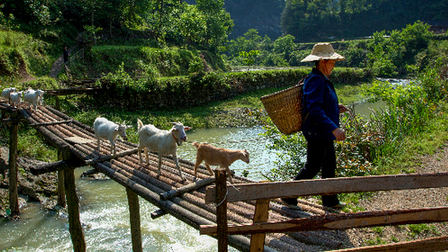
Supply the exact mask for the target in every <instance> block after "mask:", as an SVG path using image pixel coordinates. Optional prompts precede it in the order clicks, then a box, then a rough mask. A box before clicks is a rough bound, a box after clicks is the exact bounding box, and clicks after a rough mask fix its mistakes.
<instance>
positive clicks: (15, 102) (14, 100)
mask: <svg viewBox="0 0 448 252" xmlns="http://www.w3.org/2000/svg"><path fill="white" fill-rule="evenodd" d="M22 96H23V91H20V92H11V93H9V98H10V99H11V106H13V107H14V108H18V107H19V106H20V104H21V103H22Z"/></svg>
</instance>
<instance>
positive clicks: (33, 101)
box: [23, 89, 45, 111]
mask: <svg viewBox="0 0 448 252" xmlns="http://www.w3.org/2000/svg"><path fill="white" fill-rule="evenodd" d="M44 93H45V92H44V91H42V90H40V89H38V90H34V89H28V90H26V91H25V93H24V96H23V99H24V101H25V102H28V104H29V105H30V106H29V109H31V105H34V110H36V111H37V105H38V104H39V105H42V100H43V96H44Z"/></svg>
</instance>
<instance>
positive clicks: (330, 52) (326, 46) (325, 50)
mask: <svg viewBox="0 0 448 252" xmlns="http://www.w3.org/2000/svg"><path fill="white" fill-rule="evenodd" d="M319 60H336V61H340V60H345V57H344V56H342V55H340V54H338V53H336V52H335V51H334V49H333V46H332V45H331V44H330V43H317V44H315V45H314V46H313V51H312V52H311V54H310V55H308V56H307V57H306V58H304V59H303V60H302V61H301V62H313V61H319Z"/></svg>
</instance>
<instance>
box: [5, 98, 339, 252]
mask: <svg viewBox="0 0 448 252" xmlns="http://www.w3.org/2000/svg"><path fill="white" fill-rule="evenodd" d="M0 110H2V111H3V110H4V111H13V110H15V109H13V108H11V107H9V106H8V105H7V104H5V103H0ZM19 111H20V114H21V116H22V117H23V118H24V119H26V121H27V122H28V123H29V124H30V125H32V126H33V127H35V128H36V129H37V131H38V132H40V133H41V134H42V135H43V136H44V137H45V138H46V140H47V141H48V142H49V143H51V144H53V145H54V146H55V147H57V148H58V147H59V146H64V145H65V146H69V150H70V152H71V153H72V154H73V155H74V156H75V157H76V158H77V159H79V160H81V161H83V162H84V163H86V164H91V166H93V167H94V168H95V169H97V170H98V171H100V172H102V173H104V174H105V175H107V176H108V177H110V178H111V179H113V180H115V181H116V182H118V183H120V184H121V185H123V186H125V187H128V188H130V189H131V190H132V191H134V192H135V193H137V194H138V195H139V196H140V197H142V198H144V199H145V200H147V201H149V202H151V203H152V204H154V205H156V206H157V207H158V208H160V211H159V212H166V213H169V214H171V215H173V216H174V217H176V218H178V219H179V220H181V221H183V222H185V223H187V224H188V225H190V226H192V227H194V228H195V229H198V230H199V227H200V225H213V224H216V205H215V204H206V203H205V201H204V198H205V187H201V188H199V189H196V190H193V191H189V192H186V193H183V194H181V195H178V196H175V197H173V198H170V199H167V200H164V199H163V198H162V197H161V194H164V193H165V194H166V193H167V192H170V191H172V190H173V189H177V188H181V187H184V186H186V185H187V184H190V183H194V182H195V181H193V179H194V177H193V167H194V163H193V162H190V161H187V160H182V159H180V160H179V163H180V165H181V168H182V172H183V173H184V177H185V178H186V179H187V180H186V181H185V182H183V181H182V180H181V179H180V177H179V175H178V171H177V169H176V167H175V164H174V162H173V161H172V159H171V158H164V159H163V162H162V174H161V176H160V177H157V163H158V158H157V155H155V154H150V165H149V166H147V165H143V166H142V165H140V163H139V159H138V155H137V151H135V152H133V154H129V155H126V156H122V157H118V158H115V159H112V160H108V161H98V158H100V157H102V156H106V155H109V154H110V144H109V142H108V141H102V142H101V144H102V147H101V153H98V151H97V149H96V147H97V146H96V145H97V143H96V139H95V136H94V131H93V129H92V128H91V127H90V126H87V125H84V124H82V123H80V122H78V121H76V120H73V119H72V118H70V117H68V116H67V115H65V114H63V113H61V112H60V111H58V110H56V109H53V108H51V107H49V106H39V109H38V111H30V110H27V109H19ZM136 147H137V145H136V144H134V143H130V142H127V141H123V140H120V139H117V140H116V148H117V153H122V152H126V151H129V150H132V149H135V148H136ZM92 160H94V161H93V162H92ZM95 160H97V162H95ZM193 161H194V160H193ZM81 163H82V162H81ZM198 172H199V178H200V179H207V178H208V177H209V174H208V172H207V170H206V169H205V167H203V166H201V167H200V169H199V171H198ZM249 182H250V183H253V182H255V181H252V180H248V179H245V178H243V177H238V176H234V183H235V184H238V183H249ZM300 205H301V207H302V209H303V210H304V211H297V210H292V209H290V208H288V207H286V206H284V205H282V204H281V203H280V201H279V200H278V199H276V200H273V201H271V202H270V204H269V221H282V220H288V219H295V218H300V217H307V216H311V215H322V214H325V213H326V209H323V208H322V207H321V206H320V205H316V204H313V203H311V202H308V201H306V200H301V201H300ZM254 210H255V201H253V202H232V203H228V213H227V216H228V222H229V224H239V223H251V222H252V221H253V217H254ZM156 216H157V214H156V213H154V217H156ZM341 236H343V234H341V233H340V232H337V231H311V232H296V233H294V232H292V233H287V234H282V233H277V234H267V235H266V240H265V241H266V242H265V251H322V250H332V249H337V248H339V247H340V246H341V242H340V240H341V239H342V237H341ZM229 245H231V246H233V247H235V248H237V249H238V250H241V251H248V250H249V247H250V236H242V235H233V236H229Z"/></svg>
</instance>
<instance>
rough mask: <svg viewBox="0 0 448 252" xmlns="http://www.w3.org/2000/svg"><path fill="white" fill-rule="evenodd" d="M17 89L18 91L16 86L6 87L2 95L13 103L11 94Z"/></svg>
mask: <svg viewBox="0 0 448 252" xmlns="http://www.w3.org/2000/svg"><path fill="white" fill-rule="evenodd" d="M16 91H17V89H16V88H14V87H11V88H5V89H3V91H2V97H3V98H5V99H6V100H7V101H8V103H11V99H10V98H9V94H10V93H12V92H16Z"/></svg>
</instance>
